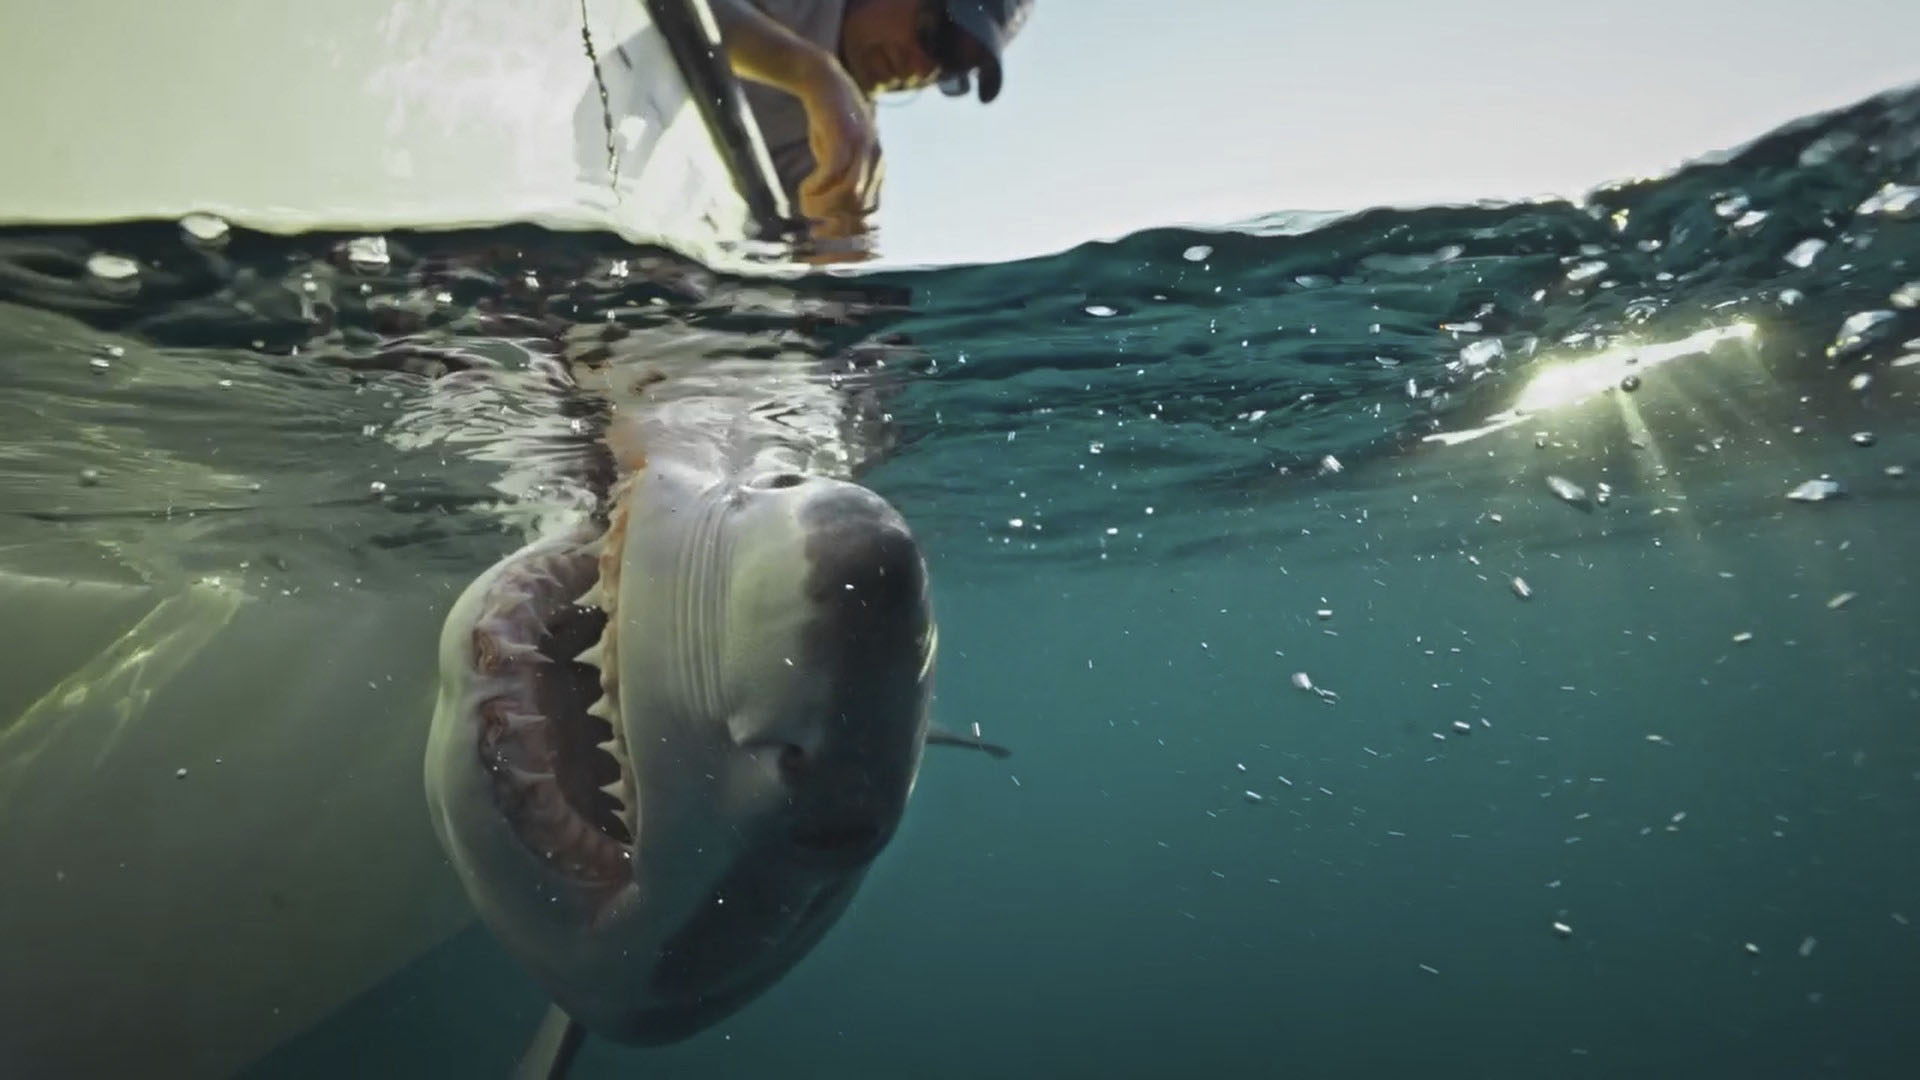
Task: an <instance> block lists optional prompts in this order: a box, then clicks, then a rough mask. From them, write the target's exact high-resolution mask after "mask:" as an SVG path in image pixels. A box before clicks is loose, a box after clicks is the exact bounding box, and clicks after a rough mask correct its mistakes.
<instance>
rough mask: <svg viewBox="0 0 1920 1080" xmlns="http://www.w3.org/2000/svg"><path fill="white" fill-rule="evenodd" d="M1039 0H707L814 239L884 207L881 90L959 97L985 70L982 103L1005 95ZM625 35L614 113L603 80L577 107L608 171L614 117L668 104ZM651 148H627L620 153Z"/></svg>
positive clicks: (586, 138) (588, 141)
mask: <svg viewBox="0 0 1920 1080" xmlns="http://www.w3.org/2000/svg"><path fill="white" fill-rule="evenodd" d="M1033 3H1034V0H708V6H709V7H710V8H711V9H712V11H713V15H714V21H715V22H716V23H717V24H718V25H719V27H720V34H721V40H722V43H723V45H724V47H725V49H726V54H727V61H728V64H729V66H731V67H732V69H733V71H734V73H735V74H736V75H738V76H739V77H740V78H741V79H742V81H743V83H744V85H743V87H742V89H743V90H744V91H745V94H746V98H747V103H748V106H749V107H750V108H751V109H752V110H753V115H754V120H755V122H756V124H757V125H758V127H759V129H760V133H761V138H762V140H763V141H764V142H765V143H766V146H767V150H768V153H769V155H770V156H771V157H772V159H773V165H774V168H775V170H776V171H777V172H778V174H779V177H780V183H781V185H782V186H783V187H784V188H785V189H786V192H787V197H788V199H789V201H791V202H792V203H793V205H794V207H795V208H796V210H797V211H798V212H799V213H800V215H801V216H802V217H805V218H807V219H808V220H809V221H810V223H811V225H812V235H813V236H814V237H815V238H823V237H848V236H854V235H857V234H859V233H860V232H861V231H863V228H864V224H865V220H866V218H867V216H868V215H870V214H871V213H873V211H874V210H875V209H877V208H878V206H879V188H880V183H881V175H882V168H881V159H880V140H879V132H878V130H877V128H876V125H875V120H874V113H873V99H874V97H875V96H876V95H878V94H882V93H889V92H900V91H911V90H919V89H922V88H924V87H927V86H930V85H934V84H936V83H937V84H938V85H939V86H940V88H941V90H942V91H944V92H945V93H947V94H948V95H949V96H960V95H964V94H966V93H967V92H969V91H970V90H971V89H973V80H974V78H975V77H976V76H977V77H978V80H979V84H978V88H979V97H980V101H981V102H982V103H985V102H990V101H992V100H993V99H994V98H995V97H997V96H998V95H999V93H1000V86H1001V81H1002V71H1001V56H1002V53H1003V52H1004V50H1005V48H1006V45H1007V43H1008V42H1009V41H1011V40H1012V39H1013V36H1014V35H1015V34H1016V33H1018V32H1019V30H1020V27H1021V26H1022V24H1024V23H1025V21H1026V19H1027V16H1028V14H1029V13H1030V12H1031V10H1032V8H1033ZM648 32H651V31H648ZM627 44H630V43H623V47H622V48H621V49H617V50H615V51H614V55H613V56H611V57H602V58H601V64H600V69H601V81H602V82H603V83H604V84H605V86H606V93H607V101H606V112H607V113H609V114H611V115H610V116H607V115H603V113H602V108H601V102H600V98H599V88H598V87H593V88H590V89H589V91H588V93H587V95H586V97H585V98H583V100H582V102H581V105H580V108H579V109H577V110H576V114H575V130H576V135H577V156H578V157H579V158H580V160H581V164H582V166H583V167H587V168H592V167H594V165H598V166H599V167H600V168H602V169H604V164H605V159H606V157H607V148H606V134H605V124H606V123H608V122H611V123H613V124H615V125H618V124H619V123H620V120H621V118H622V117H624V116H628V115H641V116H646V115H651V114H655V113H656V112H657V111H658V110H659V106H660V104H661V103H660V100H659V96H660V87H659V86H658V85H649V80H648V79H647V78H646V77H645V74H646V73H644V72H640V71H638V70H636V69H635V65H633V64H632V63H631V62H628V61H627V60H626V57H627V55H628V53H629V52H630V51H631V50H629V49H628V48H627V47H626V45H627ZM655 137H657V136H655ZM645 149H646V148H639V147H629V148H628V152H627V155H623V157H628V156H630V155H632V154H633V153H634V152H635V151H636V150H638V151H640V152H641V153H642V154H644V151H645ZM590 163H592V164H590Z"/></svg>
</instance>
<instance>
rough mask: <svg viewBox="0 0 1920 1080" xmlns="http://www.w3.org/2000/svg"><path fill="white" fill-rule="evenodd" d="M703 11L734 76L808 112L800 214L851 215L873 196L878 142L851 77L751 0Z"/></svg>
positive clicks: (716, 2)
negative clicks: (808, 169)
mask: <svg viewBox="0 0 1920 1080" xmlns="http://www.w3.org/2000/svg"><path fill="white" fill-rule="evenodd" d="M708 6H709V7H710V8H711V9H712V11H713V18H714V21H715V22H716V23H717V24H718V25H719V27H720V37H721V40H722V42H723V43H724V45H725V47H726V51H727V64H728V66H729V67H731V68H733V71H734V73H735V74H736V75H738V76H740V77H741V78H743V79H751V80H753V81H754V82H757V83H761V84H763V85H766V86H771V87H773V88H774V89H776V90H780V91H782V92H784V93H788V94H792V95H793V96H794V97H796V98H798V99H800V103H801V104H802V105H804V106H805V107H806V110H807V141H808V144H809V145H810V146H811V148H812V150H813V161H814V169H813V173H812V175H810V176H808V177H807V179H806V180H805V181H804V182H803V183H802V184H801V185H800V204H801V205H800V211H801V213H803V214H805V215H806V216H807V217H809V218H814V219H816V220H820V219H825V218H830V217H836V216H841V215H844V214H847V213H849V212H857V211H858V210H859V209H860V208H861V207H862V206H864V205H865V204H866V202H867V201H868V199H869V196H870V194H871V188H872V181H873V179H874V178H873V177H872V176H871V175H870V170H869V163H870V162H871V161H872V160H873V157H874V147H875V145H876V144H877V143H878V141H879V136H878V133H877V132H876V130H875V128H874V121H873V112H872V109H871V106H870V105H869V104H868V102H867V99H866V95H864V94H862V93H861V92H860V88H859V87H858V86H856V85H854V82H853V77H852V76H851V75H848V74H847V71H846V69H845V68H844V67H842V66H841V64H840V60H839V58H838V57H836V56H834V55H833V54H832V53H831V52H828V51H827V50H825V49H823V48H821V47H820V46H818V45H815V44H814V43H813V42H811V41H808V40H807V39H805V38H803V37H801V36H800V35H798V34H796V33H794V32H793V31H791V30H789V29H787V28H786V27H785V26H782V25H781V24H780V23H779V21H777V20H775V19H774V18H772V17H771V16H769V15H768V14H767V13H766V12H764V11H761V10H760V9H759V8H757V7H755V6H754V5H753V4H752V3H750V2H749V0H709V3H708Z"/></svg>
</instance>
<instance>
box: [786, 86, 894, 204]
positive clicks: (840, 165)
mask: <svg viewBox="0 0 1920 1080" xmlns="http://www.w3.org/2000/svg"><path fill="white" fill-rule="evenodd" d="M801 102H802V104H804V105H805V106H806V109H807V142H808V145H809V146H810V147H811V149H812V150H813V161H814V166H813V172H812V173H811V174H810V175H809V176H808V177H807V178H806V180H804V181H802V182H801V184H800V213H801V214H802V215H803V216H804V217H806V218H807V219H809V220H810V221H811V222H814V223H815V224H816V226H824V227H825V230H826V231H827V232H829V233H838V234H840V235H846V234H848V233H850V232H853V231H856V230H857V228H858V224H857V223H858V222H859V221H860V219H861V218H863V217H865V215H866V212H867V205H868V202H869V201H870V197H871V195H872V191H873V182H874V179H875V177H874V170H873V160H874V150H875V148H876V147H877V146H878V145H879V143H880V132H879V129H878V128H877V127H876V126H875V124H874V116H873V105H872V104H871V103H870V102H869V101H868V100H867V97H866V95H865V94H862V93H861V92H860V88H859V87H858V86H856V85H855V84H854V81H853V77H852V76H850V75H848V74H847V71H846V69H845V68H843V67H841V66H840V64H839V62H838V61H836V60H833V59H831V58H828V59H827V60H826V62H825V63H822V64H820V65H819V66H818V70H817V72H816V73H815V74H814V76H813V77H812V78H810V79H808V81H807V93H806V94H804V95H802V97H801Z"/></svg>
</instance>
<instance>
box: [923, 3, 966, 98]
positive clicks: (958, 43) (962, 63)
mask: <svg viewBox="0 0 1920 1080" xmlns="http://www.w3.org/2000/svg"><path fill="white" fill-rule="evenodd" d="M969 44H970V41H969V39H968V38H967V36H966V32H965V31H963V30H961V29H960V27H959V26H957V25H955V24H954V21H953V20H952V19H951V18H949V17H948V16H947V5H946V4H944V3H941V2H940V0H925V2H923V3H922V4H921V5H920V48H921V51H923V52H925V53H926V54H927V58H928V59H929V60H932V61H933V62H934V64H935V65H936V66H938V67H939V69H940V74H939V78H938V79H936V80H935V81H939V80H940V79H950V78H953V77H954V76H956V75H966V74H968V73H970V72H971V71H973V69H974V68H977V67H979V66H980V64H979V61H978V60H976V59H973V58H971V57H969V56H968V55H967V53H968V49H967V45H969Z"/></svg>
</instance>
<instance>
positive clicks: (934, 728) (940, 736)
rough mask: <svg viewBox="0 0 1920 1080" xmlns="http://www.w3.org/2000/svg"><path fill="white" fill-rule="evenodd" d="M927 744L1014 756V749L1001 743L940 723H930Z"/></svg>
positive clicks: (1003, 756) (999, 756)
mask: <svg viewBox="0 0 1920 1080" xmlns="http://www.w3.org/2000/svg"><path fill="white" fill-rule="evenodd" d="M927 745H929V746H959V747H963V748H965V749H968V750H978V751H980V752H981V753H983V754H990V755H992V756H993V757H996V758H1006V757H1012V756H1013V751H1011V750H1009V749H1007V748H1006V747H1004V746H1001V745H1000V744H999V743H990V742H987V741H986V740H985V739H982V738H980V737H978V736H976V735H962V734H960V733H959V732H955V731H948V730H947V729H946V728H943V727H941V726H940V725H939V724H931V725H928V727H927Z"/></svg>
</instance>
